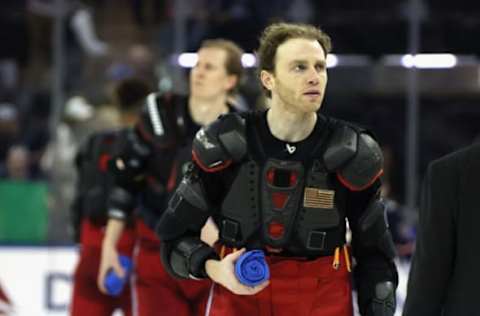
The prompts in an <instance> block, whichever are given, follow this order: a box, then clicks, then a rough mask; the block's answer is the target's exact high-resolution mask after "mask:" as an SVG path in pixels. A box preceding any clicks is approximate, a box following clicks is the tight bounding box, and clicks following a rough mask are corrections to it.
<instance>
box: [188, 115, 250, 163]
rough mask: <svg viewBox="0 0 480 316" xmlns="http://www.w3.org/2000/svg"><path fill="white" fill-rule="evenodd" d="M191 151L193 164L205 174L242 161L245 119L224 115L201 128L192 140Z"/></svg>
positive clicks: (244, 153) (245, 145)
mask: <svg viewBox="0 0 480 316" xmlns="http://www.w3.org/2000/svg"><path fill="white" fill-rule="evenodd" d="M192 151H193V158H194V160H195V162H196V163H197V164H198V165H199V167H200V168H201V169H203V170H204V171H207V172H215V171H219V170H222V169H225V168H226V167H228V166H229V165H230V164H231V163H232V162H238V161H240V160H242V159H243V157H244V156H245V155H246V153H247V140H246V135H245V119H244V118H243V117H242V116H240V115H239V114H237V113H232V114H226V115H223V116H221V117H220V118H219V119H218V120H216V121H215V122H213V123H212V124H210V125H208V126H206V127H203V128H201V129H200V130H199V131H198V132H197V134H196V136H195V139H194V140H193V149H192Z"/></svg>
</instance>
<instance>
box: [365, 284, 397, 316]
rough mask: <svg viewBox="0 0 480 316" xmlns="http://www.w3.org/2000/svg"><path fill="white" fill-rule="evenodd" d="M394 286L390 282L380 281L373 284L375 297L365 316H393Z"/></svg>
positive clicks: (394, 306)
mask: <svg viewBox="0 0 480 316" xmlns="http://www.w3.org/2000/svg"><path fill="white" fill-rule="evenodd" d="M395 308H396V300H395V286H394V284H393V283H392V282H390V281H386V282H380V283H377V284H376V286H375V297H374V298H373V300H372V302H371V303H370V308H369V311H368V312H367V316H393V315H394V314H395Z"/></svg>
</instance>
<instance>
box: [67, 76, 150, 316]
mask: <svg viewBox="0 0 480 316" xmlns="http://www.w3.org/2000/svg"><path fill="white" fill-rule="evenodd" d="M150 91H151V89H150V86H149V85H148V84H147V83H146V82H144V81H142V80H139V79H125V80H123V81H121V82H119V83H118V84H117V85H116V87H115V88H114V92H113V103H114V104H115V105H116V106H117V107H118V109H119V112H120V119H121V125H122V126H123V127H125V128H124V129H116V130H106V131H103V132H98V133H95V134H93V135H92V136H91V137H89V139H88V140H87V142H86V143H85V144H84V146H82V148H81V149H80V150H79V152H78V154H77V156H76V168H77V171H78V183H77V192H76V197H75V200H74V203H73V207H72V211H73V214H72V215H73V216H72V218H73V226H74V231H75V239H76V241H77V242H79V243H80V258H79V262H78V264H77V267H76V270H75V274H74V279H73V280H74V288H73V298H72V304H71V315H72V316H76V315H78V316H80V315H82V316H83V315H88V316H109V315H112V313H113V312H114V310H115V309H117V308H119V309H122V310H123V312H124V315H126V316H128V315H132V304H131V294H130V287H129V286H126V287H125V288H124V289H123V291H122V293H121V295H120V296H118V297H113V296H107V295H105V294H103V293H101V292H100V291H99V290H98V288H97V286H96V279H97V275H98V269H99V265H100V255H101V246H102V240H103V236H104V230H105V225H106V222H107V196H108V195H109V192H110V191H111V190H112V188H113V179H112V176H111V174H109V173H108V172H107V171H108V170H107V169H108V161H109V160H110V159H111V157H112V156H114V155H116V153H117V150H119V148H121V147H122V144H121V143H122V142H123V141H124V140H125V137H124V135H125V134H126V133H127V128H128V127H129V126H132V125H133V124H134V123H135V122H136V120H137V119H138V115H139V110H140V109H141V106H142V104H143V100H144V98H145V97H146V95H147V94H148V93H150ZM128 226H129V227H128V229H126V230H125V231H124V232H123V234H122V236H121V238H120V239H119V242H118V244H117V247H118V249H119V252H120V253H122V254H123V255H126V256H129V257H132V253H133V248H134V243H135V231H134V227H133V222H131V223H129V225H128Z"/></svg>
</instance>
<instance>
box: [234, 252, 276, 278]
mask: <svg viewBox="0 0 480 316" xmlns="http://www.w3.org/2000/svg"><path fill="white" fill-rule="evenodd" d="M235 275H236V276H237V279H238V280H239V281H240V283H242V284H244V285H247V286H256V285H259V284H261V283H263V282H264V281H266V280H268V279H270V269H269V268H268V264H267V261H266V260H265V254H264V253H263V251H262V250H251V251H247V252H245V253H244V254H243V255H241V256H240V258H238V260H237V262H236V263H235Z"/></svg>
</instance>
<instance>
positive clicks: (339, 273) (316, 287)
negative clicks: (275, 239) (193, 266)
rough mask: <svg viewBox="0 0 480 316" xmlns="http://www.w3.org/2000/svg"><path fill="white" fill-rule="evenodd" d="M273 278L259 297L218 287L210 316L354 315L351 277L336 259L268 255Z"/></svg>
mask: <svg viewBox="0 0 480 316" xmlns="http://www.w3.org/2000/svg"><path fill="white" fill-rule="evenodd" d="M267 261H268V264H269V268H270V273H271V278H270V284H269V285H268V287H267V288H265V289H264V290H262V291H261V292H260V293H257V294H256V295H252V296H248V295H235V294H233V293H232V292H230V291H229V290H227V289H226V288H224V287H223V286H221V285H218V284H215V287H214V290H213V298H212V303H211V309H210V313H209V314H208V315H210V316H237V315H238V316H244V315H249V316H267V315H268V316H270V315H275V316H292V315H295V316H352V315H353V305H352V288H351V281H350V274H349V272H348V271H347V267H346V264H345V263H344V262H342V264H341V265H340V267H339V269H338V270H335V269H333V268H332V262H333V256H328V257H322V258H319V259H316V260H313V261H301V260H296V259H292V258H282V257H275V256H268V257H267Z"/></svg>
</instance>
